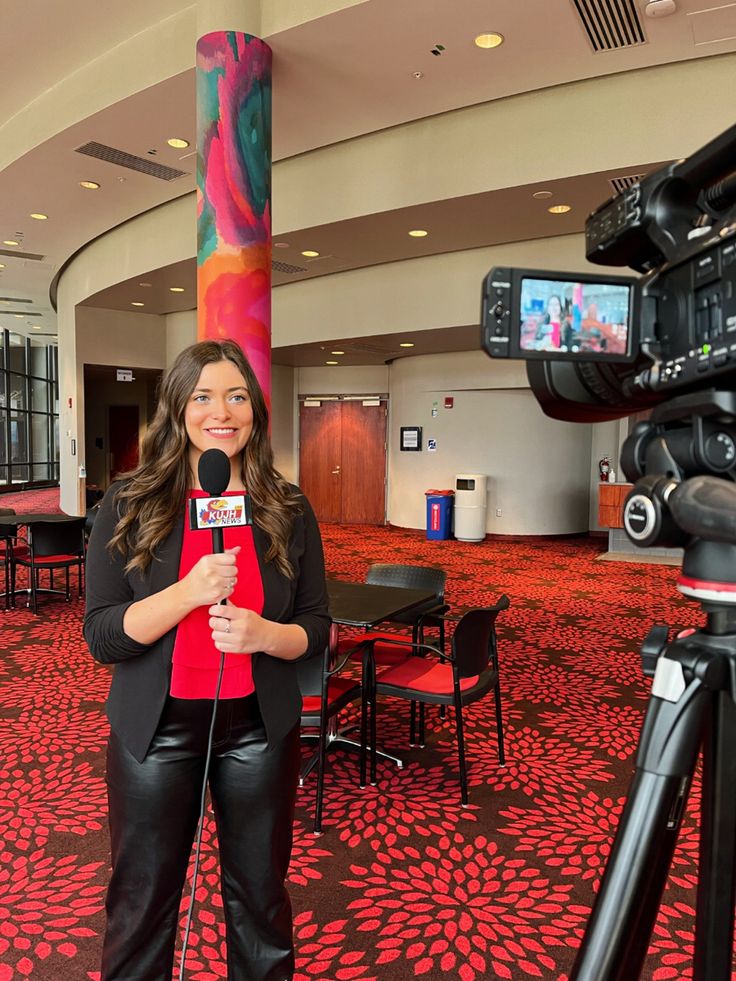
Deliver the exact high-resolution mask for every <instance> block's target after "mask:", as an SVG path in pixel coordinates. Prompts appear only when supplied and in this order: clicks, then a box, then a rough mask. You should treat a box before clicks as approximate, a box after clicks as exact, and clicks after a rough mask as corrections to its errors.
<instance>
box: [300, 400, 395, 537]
mask: <svg viewBox="0 0 736 981" xmlns="http://www.w3.org/2000/svg"><path fill="white" fill-rule="evenodd" d="M386 411H387V410H386V403H385V402H384V401H381V402H380V403H379V404H378V405H375V404H369V400H366V401H365V402H363V401H360V400H357V399H346V400H344V401H343V400H340V401H334V402H320V403H319V404H309V403H306V404H305V403H301V405H300V410H299V486H300V487H301V489H302V490H303V491H304V493H305V494H306V495H307V497H308V498H309V501H310V503H311V505H312V507H313V508H314V512H315V514H316V515H317V520H318V521H331V522H336V523H341V524H368V525H382V524H385V522H386Z"/></svg>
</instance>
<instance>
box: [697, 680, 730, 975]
mask: <svg viewBox="0 0 736 981" xmlns="http://www.w3.org/2000/svg"><path fill="white" fill-rule="evenodd" d="M735 740H736V705H734V701H733V694H732V693H731V692H718V694H717V696H716V697H715V699H714V704H713V712H712V715H711V720H710V725H709V726H707V727H706V735H705V745H704V747H703V806H702V816H701V826H700V862H699V873H698V904H697V915H696V921H695V922H696V927H695V958H694V974H693V977H694V978H695V979H696V981H710V979H714V978H729V979H730V977H731V956H732V950H733V910H734V894H735V892H736V889H735V886H736V881H735V871H734V865H735V864H736V853H735V851H734V849H735V848H736V800H735V799H734V787H736V753H735V752H734V745H736V742H735Z"/></svg>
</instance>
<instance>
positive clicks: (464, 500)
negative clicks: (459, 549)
mask: <svg viewBox="0 0 736 981" xmlns="http://www.w3.org/2000/svg"><path fill="white" fill-rule="evenodd" d="M487 487H488V477H487V476H486V475H485V474H482V473H459V474H456V475H455V538H457V540H458V541H459V542H482V541H485V537H486V506H487V504H486V491H487Z"/></svg>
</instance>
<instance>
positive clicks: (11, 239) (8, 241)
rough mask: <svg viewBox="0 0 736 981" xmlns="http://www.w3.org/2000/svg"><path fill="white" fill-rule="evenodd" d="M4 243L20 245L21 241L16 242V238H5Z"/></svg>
mask: <svg viewBox="0 0 736 981" xmlns="http://www.w3.org/2000/svg"><path fill="white" fill-rule="evenodd" d="M3 245H20V242H16V241H15V239H14V238H5V239H3Z"/></svg>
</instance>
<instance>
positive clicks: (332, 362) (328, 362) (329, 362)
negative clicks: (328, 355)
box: [325, 361, 340, 364]
mask: <svg viewBox="0 0 736 981" xmlns="http://www.w3.org/2000/svg"><path fill="white" fill-rule="evenodd" d="M339 363H340V362H339V361H325V364H339Z"/></svg>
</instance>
